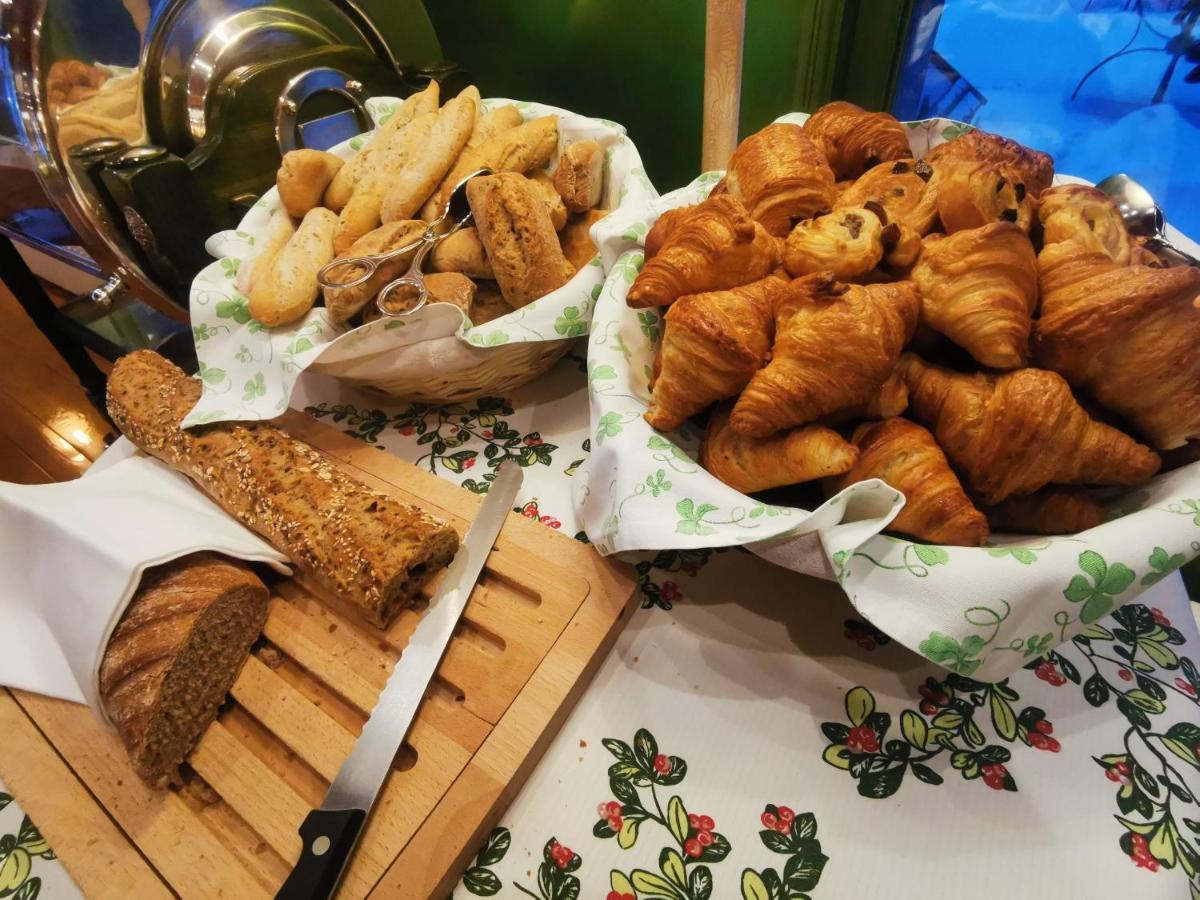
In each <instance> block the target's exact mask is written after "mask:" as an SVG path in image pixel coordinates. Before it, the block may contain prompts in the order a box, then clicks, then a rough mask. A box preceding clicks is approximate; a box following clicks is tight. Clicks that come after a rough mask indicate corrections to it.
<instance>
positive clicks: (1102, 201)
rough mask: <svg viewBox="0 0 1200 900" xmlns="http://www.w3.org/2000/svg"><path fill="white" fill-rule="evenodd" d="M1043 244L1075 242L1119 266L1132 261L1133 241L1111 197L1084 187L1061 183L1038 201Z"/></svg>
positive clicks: (1045, 192) (1047, 191)
mask: <svg viewBox="0 0 1200 900" xmlns="http://www.w3.org/2000/svg"><path fill="white" fill-rule="evenodd" d="M1038 218H1039V219H1040V220H1041V222H1042V241H1043V243H1045V244H1059V243H1062V242H1063V241H1075V242H1077V243H1080V244H1082V245H1083V246H1084V247H1086V248H1087V249H1089V250H1095V251H1097V252H1100V253H1103V254H1105V255H1106V256H1108V258H1109V259H1111V260H1112V261H1113V262H1115V263H1117V264H1118V265H1122V266H1127V265H1129V264H1130V263H1131V262H1132V261H1133V259H1132V254H1133V242H1132V241H1131V240H1130V239H1129V231H1128V230H1127V229H1126V228H1125V221H1124V220H1123V219H1122V218H1121V212H1120V210H1119V209H1117V204H1116V203H1115V202H1114V201H1113V199H1112V197H1110V196H1108V194H1106V193H1104V191H1101V190H1099V189H1098V188H1094V187H1091V186H1090V185H1086V184H1060V185H1059V186H1058V187H1052V188H1050V189H1049V190H1046V191H1043V192H1042V195H1041V197H1039V198H1038Z"/></svg>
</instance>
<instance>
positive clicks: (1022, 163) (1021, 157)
mask: <svg viewBox="0 0 1200 900" xmlns="http://www.w3.org/2000/svg"><path fill="white" fill-rule="evenodd" d="M925 160H926V162H928V163H929V164H930V165H931V166H933V168H934V170H935V171H937V170H938V169H940V168H941V164H942V163H949V162H953V161H967V162H983V163H991V164H993V165H996V166H998V167H1000V168H1001V169H1010V170H1012V171H1013V172H1015V173H1016V176H1017V180H1018V181H1019V182H1020V183H1021V184H1024V185H1025V190H1026V191H1028V192H1029V193H1031V194H1033V197H1034V199H1035V200H1036V199H1037V196H1038V195H1039V194H1040V193H1041V192H1042V191H1044V190H1045V189H1046V188H1048V187H1050V184H1051V183H1052V182H1053V181H1054V160H1053V159H1051V157H1050V155H1049V154H1048V153H1042V152H1041V151H1039V150H1030V149H1029V148H1028V147H1024V146H1022V145H1021V144H1018V143H1017V142H1016V141H1014V140H1010V139H1009V138H1006V137H1001V136H1000V135H998V134H991V133H990V132H987V131H980V130H979V129H978V128H972V129H971V130H970V131H968V132H966V133H965V134H961V135H959V136H958V137H956V138H954V140H951V141H946V143H944V144H938V145H937V146H936V147H934V148H933V149H932V150H930V151H929V152H928V153H927V154H925Z"/></svg>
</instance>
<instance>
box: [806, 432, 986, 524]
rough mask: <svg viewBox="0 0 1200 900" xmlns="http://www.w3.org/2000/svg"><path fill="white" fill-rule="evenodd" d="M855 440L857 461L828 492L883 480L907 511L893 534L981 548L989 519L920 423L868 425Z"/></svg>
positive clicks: (833, 480) (829, 484)
mask: <svg viewBox="0 0 1200 900" xmlns="http://www.w3.org/2000/svg"><path fill="white" fill-rule="evenodd" d="M851 440H852V441H853V443H854V445H855V446H856V447H858V460H857V462H855V464H854V465H853V466H852V467H851V468H850V469H849V470H848V471H847V472H846V473H845V474H844V475H842V476H840V477H838V478H831V479H830V480H829V481H828V482H826V485H825V487H826V490H827V492H828V493H829V494H831V495H832V494H836V493H837V492H838V491H841V490H844V489H845V488H847V487H849V486H850V485H852V484H854V483H855V482H857V481H866V480H867V479H868V478H880V479H882V480H883V481H886V482H887V483H888V484H889V485H890V486H892V487H893V488H895V489H896V490H898V491H899V492H900V493H902V494H903V495H904V501H905V502H904V508H903V509H901V510H900V512H899V513H897V514H896V518H895V519H893V520H892V523H891V525H889V526H888V530H889V531H900V532H903V533H904V534H907V535H910V536H911V537H914V538H916V539H917V540H919V541H928V542H930V543H933V544H951V545H955V546H960V547H978V546H980V545H981V544H982V543H983V542H984V541H986V540H987V537H988V523H987V519H985V518H984V516H983V513H981V512H980V511H979V510H977V509H976V508H975V505H974V504H973V503H971V501H970V499H968V497H967V494H966V492H965V491H964V490H963V488H962V485H961V484H959V481H958V477H957V476H956V475H955V474H954V471H953V470H952V469H951V468H950V463H948V462H947V461H946V455H945V454H944V453H942V448H941V447H939V446H938V445H937V441H935V440H934V439H933V435H931V434H930V433H929V432H928V431H926V430H925V429H924V428H922V427H921V426H920V425H917V424H915V423H913V422H909V421H908V420H907V419H884V420H883V421H882V422H864V423H863V424H861V425H859V426H858V428H857V429H855V432H854V437H853V438H852V439H851Z"/></svg>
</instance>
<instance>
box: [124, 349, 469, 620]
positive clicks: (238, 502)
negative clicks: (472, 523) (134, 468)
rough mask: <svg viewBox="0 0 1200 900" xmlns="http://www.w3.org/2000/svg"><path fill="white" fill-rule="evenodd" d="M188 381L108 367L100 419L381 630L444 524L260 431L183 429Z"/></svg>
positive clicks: (449, 532)
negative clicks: (190, 482) (178, 473)
mask: <svg viewBox="0 0 1200 900" xmlns="http://www.w3.org/2000/svg"><path fill="white" fill-rule="evenodd" d="M199 399H200V382H199V381H196V380H195V379H192V378H188V377H187V376H186V375H184V374H183V372H182V371H181V370H180V369H179V368H178V367H177V366H175V365H174V364H173V363H171V362H168V361H167V360H166V359H164V358H163V357H161V356H159V355H158V354H157V353H154V352H153V351H151V350H137V351H135V352H133V353H130V354H129V355H127V356H124V357H122V358H121V359H119V360H117V363H116V365H115V366H113V370H112V374H111V375H110V376H109V379H108V412H109V415H110V416H111V417H112V420H113V422H115V423H116V425H117V427H118V428H120V429H121V432H122V433H123V434H124V435H125V436H126V437H127V438H129V439H130V440H131V441H132V442H133V443H134V444H135V445H136V446H137V447H139V448H140V449H142V450H144V451H145V452H146V453H149V454H150V455H151V456H154V457H157V458H158V459H161V460H162V461H163V462H165V463H167V464H168V465H170V466H172V467H174V468H176V469H178V470H179V471H181V472H183V473H184V474H185V475H187V476H189V477H190V478H192V480H194V481H195V482H196V483H197V484H198V485H199V486H200V487H201V488H203V489H204V490H205V491H207V492H208V493H209V494H210V495H211V496H212V498H213V499H214V500H216V502H217V503H219V504H220V505H221V506H223V507H224V508H225V510H226V511H227V512H229V513H230V514H231V515H233V516H234V517H235V518H237V519H238V521H240V522H242V523H243V524H244V525H246V527H248V528H251V529H253V530H254V531H257V532H258V533H259V534H261V535H262V536H263V537H264V538H265V539H266V540H267V541H269V542H270V543H271V544H272V545H274V546H275V547H276V548H277V549H278V550H280V551H281V552H282V553H285V554H287V556H288V557H290V558H291V561H292V563H293V564H294V565H295V566H296V567H297V568H298V569H299V570H300V572H301V573H302V574H303V575H304V577H305V578H306V579H307V580H308V581H309V582H311V583H312V584H313V585H314V586H315V587H316V589H317V590H320V591H322V592H323V593H324V594H325V595H326V596H328V597H329V598H331V599H334V600H337V601H340V602H342V603H344V604H346V605H348V606H349V607H350V608H352V609H354V610H356V611H357V612H358V613H359V614H360V615H361V616H362V617H363V618H364V619H365V620H367V621H368V622H371V623H372V624H375V625H378V626H380V627H386V626H387V625H388V623H390V622H391V620H392V619H393V618H394V616H395V615H396V613H397V612H398V611H399V610H400V609H401V608H402V607H404V606H406V605H408V604H410V603H412V601H413V600H415V599H416V597H417V594H418V592H419V591H420V590H421V588H422V587H424V585H425V584H426V582H428V581H429V579H430V578H431V577H432V576H433V575H434V574H436V573H437V572H438V571H439V570H440V569H441V568H442V567H443V566H445V565H446V564H447V563H449V562H450V560H451V558H452V557H453V556H454V554H455V552H456V551H457V549H458V535H457V534H456V533H455V531H454V529H453V528H452V527H451V526H449V525H448V524H446V523H445V522H443V521H441V520H440V519H437V518H435V517H433V516H431V515H429V514H428V513H426V512H424V511H423V510H421V509H418V508H417V507H415V506H409V505H408V504H406V503H401V502H399V501H397V500H395V499H393V498H391V497H389V496H387V495H385V494H381V493H378V492H377V491H373V490H371V489H370V488H368V487H367V486H366V485H364V484H363V483H362V482H361V481H358V480H357V479H354V478H352V477H350V476H349V475H347V474H346V473H345V472H344V471H343V470H342V469H340V468H338V467H336V466H334V465H333V464H332V463H331V462H330V461H329V460H328V459H326V458H325V457H324V456H322V455H321V454H320V453H318V452H317V451H316V450H314V449H313V448H312V447H310V446H308V445H307V444H304V443H302V442H300V441H297V440H294V439H293V438H291V437H289V436H288V435H287V433H285V432H283V431H280V430H279V429H278V428H275V427H273V426H271V425H266V424H259V423H254V424H240V423H228V424H219V425H209V426H205V427H203V428H198V429H195V430H192V431H184V430H183V429H182V428H180V423H181V422H182V421H183V417H184V416H185V415H187V413H188V411H189V410H190V409H191V408H192V407H193V406H195V404H196V401H197V400H199Z"/></svg>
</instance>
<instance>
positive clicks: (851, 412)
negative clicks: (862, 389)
mask: <svg viewBox="0 0 1200 900" xmlns="http://www.w3.org/2000/svg"><path fill="white" fill-rule="evenodd" d="M906 409H908V384H907V383H906V382H905V381H904V373H903V372H901V371H900V370H899V369H892V373H891V374H890V375H888V377H887V379H886V380H885V381H884V382H883V384H881V385H880V386H879V390H878V391H876V392H875V395H874V396H873V397H871V399H870V400H868V401H867V402H866V403H860V404H859V405H857V406H847V407H845V408H843V409H839V410H837V411H835V412H831V413H830V414H829V415H827V416H823V417H822V419H821V422H822V424H824V425H842V424H844V423H846V422H853V421H855V420H858V419H872V420H874V419H891V418H893V417H895V416H898V415H900V414H901V413H902V412H904V411H905V410H906Z"/></svg>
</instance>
